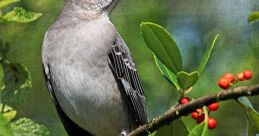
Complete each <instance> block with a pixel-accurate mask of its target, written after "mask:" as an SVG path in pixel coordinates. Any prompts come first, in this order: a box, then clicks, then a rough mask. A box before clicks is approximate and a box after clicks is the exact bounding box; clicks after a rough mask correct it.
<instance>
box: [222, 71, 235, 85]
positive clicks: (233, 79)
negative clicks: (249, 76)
mask: <svg viewBox="0 0 259 136" xmlns="http://www.w3.org/2000/svg"><path fill="white" fill-rule="evenodd" d="M223 78H226V79H227V80H228V81H229V82H231V83H233V82H234V81H235V76H234V75H233V74H231V73H226V74H224V76H223Z"/></svg>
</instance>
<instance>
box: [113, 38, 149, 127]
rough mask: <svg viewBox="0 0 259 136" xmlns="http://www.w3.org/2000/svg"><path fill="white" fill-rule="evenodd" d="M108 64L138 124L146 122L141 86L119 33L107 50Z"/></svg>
mask: <svg viewBox="0 0 259 136" xmlns="http://www.w3.org/2000/svg"><path fill="white" fill-rule="evenodd" d="M108 56H109V57H108V59H109V65H110V67H111V69H112V71H113V73H114V75H115V78H116V80H117V82H118V84H119V86H121V88H120V89H121V91H122V93H123V94H124V95H125V96H126V99H127V101H128V103H129V106H130V109H131V112H132V113H133V116H134V119H135V120H136V122H137V124H138V125H142V124H145V123H146V122H147V114H146V104H145V97H144V93H143V88H142V85H141V82H140V79H139V76H138V73H137V69H136V67H135V64H134V62H133V59H132V57H131V54H130V52H129V50H128V47H127V46H126V44H125V43H124V41H123V40H122V38H121V37H120V35H119V34H117V35H116V37H115V41H114V44H113V45H112V47H111V49H110V50H109V52H108Z"/></svg>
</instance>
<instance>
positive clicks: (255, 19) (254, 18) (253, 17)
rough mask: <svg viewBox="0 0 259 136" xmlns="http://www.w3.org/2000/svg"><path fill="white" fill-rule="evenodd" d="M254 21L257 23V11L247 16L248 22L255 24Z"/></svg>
mask: <svg viewBox="0 0 259 136" xmlns="http://www.w3.org/2000/svg"><path fill="white" fill-rule="evenodd" d="M255 21H259V11H255V12H252V13H251V14H250V15H249V16H248V22H249V23H251V22H255Z"/></svg>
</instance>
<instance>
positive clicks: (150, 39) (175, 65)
mask: <svg viewBox="0 0 259 136" xmlns="http://www.w3.org/2000/svg"><path fill="white" fill-rule="evenodd" d="M141 31H142V35H143V37H144V40H145V42H146V44H147V46H148V47H149V48H150V49H151V50H152V51H153V52H154V54H155V55H156V56H157V57H158V58H159V60H161V61H162V62H163V63H164V64H165V65H166V66H167V68H169V69H170V70H171V71H172V72H173V73H175V74H176V73H178V72H179V71H181V70H182V64H183V60H182V56H181V53H180V50H179V48H178V46H177V44H176V42H175V40H174V39H173V38H172V37H171V36H170V33H169V32H168V31H166V30H165V29H164V28H163V27H161V26H159V25H157V24H154V23H149V22H145V23H141Z"/></svg>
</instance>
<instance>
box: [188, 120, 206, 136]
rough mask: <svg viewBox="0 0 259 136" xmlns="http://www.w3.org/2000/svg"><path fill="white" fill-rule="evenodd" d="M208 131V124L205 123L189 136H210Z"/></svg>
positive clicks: (194, 129) (193, 130)
mask: <svg viewBox="0 0 259 136" xmlns="http://www.w3.org/2000/svg"><path fill="white" fill-rule="evenodd" d="M208 129H209V128H208V127H207V123H206V122H205V121H203V122H202V123H201V124H199V125H197V126H196V127H195V128H193V129H192V131H191V132H190V134H189V135H188V136H208Z"/></svg>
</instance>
